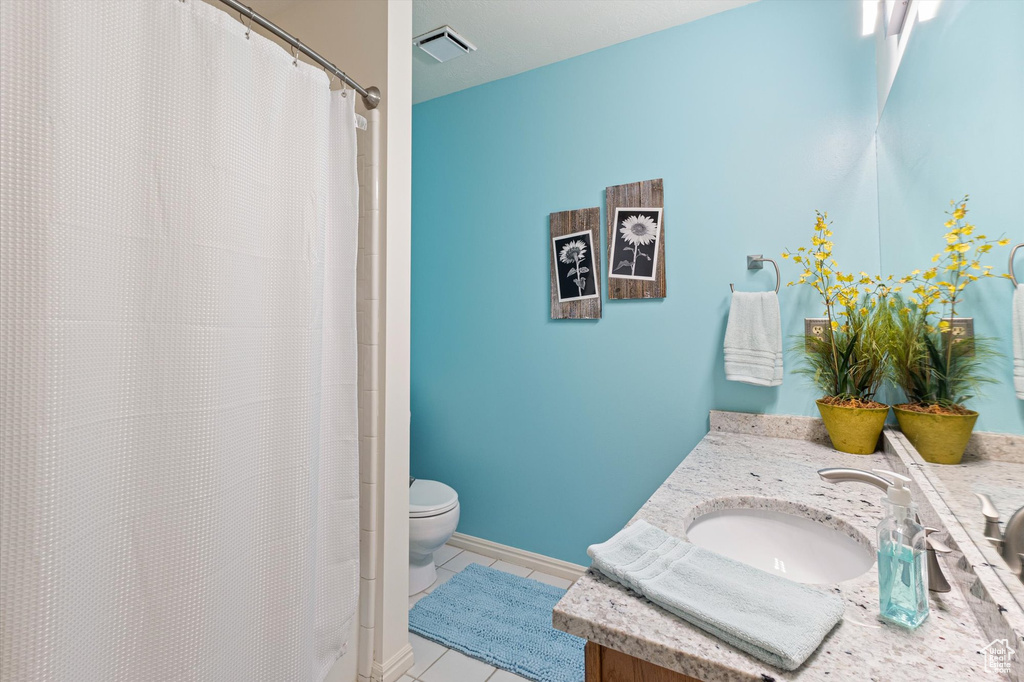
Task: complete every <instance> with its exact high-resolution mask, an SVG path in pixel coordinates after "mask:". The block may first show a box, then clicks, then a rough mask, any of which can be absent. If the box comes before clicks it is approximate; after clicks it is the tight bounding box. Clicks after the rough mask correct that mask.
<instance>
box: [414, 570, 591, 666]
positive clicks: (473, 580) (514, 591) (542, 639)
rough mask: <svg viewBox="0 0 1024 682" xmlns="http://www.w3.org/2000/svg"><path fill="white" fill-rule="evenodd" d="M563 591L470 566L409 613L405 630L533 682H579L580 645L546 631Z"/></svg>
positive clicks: (581, 642) (549, 629)
mask: <svg viewBox="0 0 1024 682" xmlns="http://www.w3.org/2000/svg"><path fill="white" fill-rule="evenodd" d="M564 594H565V590H562V589H559V588H557V587H553V586H551V585H545V584H544V583H540V582H537V581H536V580H530V579H529V578H520V577H519V576H517V575H512V574H511V573H505V572H504V571H499V570H497V569H494V568H487V567H486V566H481V565H479V564H470V565H469V566H467V567H466V568H464V569H463V570H462V571H461V572H459V573H457V574H455V576H454V577H452V578H450V579H449V580H448V581H447V582H444V583H442V584H441V585H439V586H438V587H437V588H436V589H435V590H434V591H433V592H431V593H430V594H428V595H427V596H426V597H423V598H422V599H420V600H419V601H418V602H416V605H415V606H413V607H412V610H411V611H409V629H410V630H411V631H412V632H415V633H416V634H418V635H421V636H423V637H426V638H427V639H432V640H434V641H435V642H437V643H438V644H442V645H444V646H446V647H448V648H449V649H455V650H456V651H461V652H462V653H464V654H466V655H467V656H472V657H473V658H476V659H479V660H481V661H484V662H485V663H489V664H490V665H493V666H497V667H499V668H503V669H504V670H508V671H509V672H512V673H515V674H516V675H521V676H522V677H525V678H527V679H530V680H535V681H536V682H583V645H584V644H585V643H586V642H585V640H582V639H580V638H579V637H573V636H572V635H570V634H567V633H565V632H560V631H559V630H556V629H554V628H553V627H551V610H552V609H553V608H554V606H555V604H557V603H558V600H559V599H561V598H562V595H564Z"/></svg>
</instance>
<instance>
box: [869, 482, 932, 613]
mask: <svg viewBox="0 0 1024 682" xmlns="http://www.w3.org/2000/svg"><path fill="white" fill-rule="evenodd" d="M875 471H877V472H878V473H880V474H883V475H885V476H889V477H890V478H891V479H892V485H890V486H889V490H888V492H887V494H886V497H884V498H882V504H883V506H884V507H885V518H884V519H882V522H881V523H880V524H878V605H879V610H880V611H881V614H882V618H884V619H885V620H887V621H889V622H891V623H896V624H897V625H902V626H903V627H906V628H911V629H913V628H916V627H917V626H918V625H920V624H921V623H922V622H923V621H924V619H925V618H927V617H928V571H927V570H926V566H927V561H926V559H927V557H926V555H925V550H926V547H925V532H924V528H923V527H922V526H921V524H919V523H918V522H917V515H916V514H915V513H914V506H913V504H912V503H911V499H910V489H909V488H908V487H907V484H908V483H910V479H909V478H907V477H906V476H902V475H900V474H897V473H895V472H893V471H881V470H878V469H876V470H875Z"/></svg>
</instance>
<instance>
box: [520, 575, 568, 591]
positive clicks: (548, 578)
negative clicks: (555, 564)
mask: <svg viewBox="0 0 1024 682" xmlns="http://www.w3.org/2000/svg"><path fill="white" fill-rule="evenodd" d="M527 577H528V578H530V579H531V580H536V581H537V582H542V583H547V584H548V585H554V586H555V587H561V588H562V589H563V590H567V589H569V586H570V585H572V581H570V580H566V579H565V578H559V577H557V576H553V575H548V574H547V573H541V572H540V571H534V572H533V573H531V574H530V575H529V576H527Z"/></svg>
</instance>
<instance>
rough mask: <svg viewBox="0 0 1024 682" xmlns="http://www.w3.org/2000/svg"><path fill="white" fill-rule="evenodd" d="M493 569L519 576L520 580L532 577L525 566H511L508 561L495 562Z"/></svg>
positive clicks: (492, 565)
mask: <svg viewBox="0 0 1024 682" xmlns="http://www.w3.org/2000/svg"><path fill="white" fill-rule="evenodd" d="M491 568H496V569H498V570H499V571H505V572H506V573H511V574H512V575H518V576H519V577H520V578H525V577H526V576H528V575H530V569H528V568H526V567H525V566H520V565H519V564H510V563H509V562H507V561H495V562H494V563H493V564H491Z"/></svg>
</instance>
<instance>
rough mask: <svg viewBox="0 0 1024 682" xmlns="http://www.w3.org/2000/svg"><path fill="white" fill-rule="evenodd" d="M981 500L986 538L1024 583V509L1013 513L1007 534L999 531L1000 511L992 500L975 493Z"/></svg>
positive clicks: (1008, 522) (1007, 523) (1007, 525)
mask: <svg viewBox="0 0 1024 682" xmlns="http://www.w3.org/2000/svg"><path fill="white" fill-rule="evenodd" d="M974 494H975V495H977V496H978V499H979V500H981V513H982V514H984V516H985V537H986V538H987V539H988V541H989V542H991V543H992V544H993V545H995V547H996V549H998V550H999V554H1000V555H1002V557H1003V560H1004V561H1005V562H1006V565H1007V566H1009V567H1010V570H1011V571H1013V573H1014V575H1016V576H1017V577H1018V578H1020V579H1021V580H1022V581H1024V557H1022V555H1024V507H1021V508H1020V509H1018V510H1017V511H1015V512H1014V513H1013V516H1011V517H1010V520H1009V521H1007V522H1006V532H1005V533H1004V532H1000V530H999V510H998V509H996V506H995V505H994V504H992V498H990V497H989V496H988V495H985V494H984V493H974Z"/></svg>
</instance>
